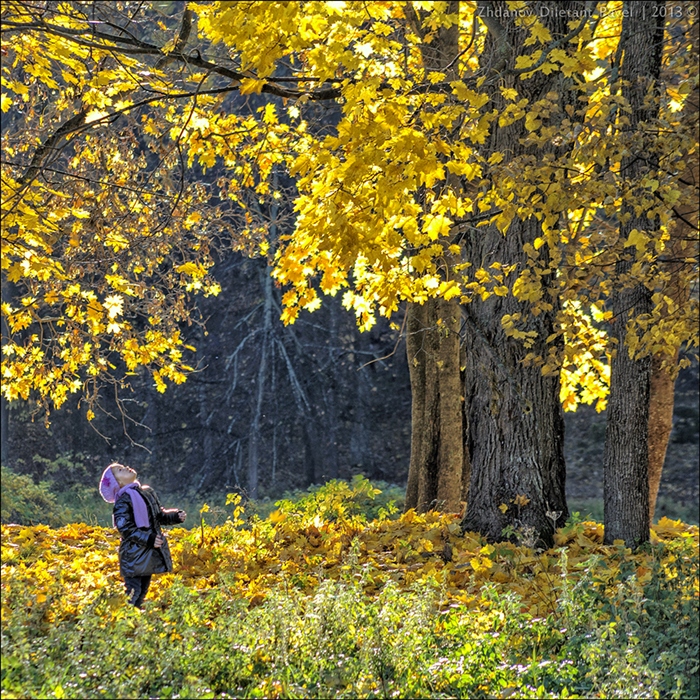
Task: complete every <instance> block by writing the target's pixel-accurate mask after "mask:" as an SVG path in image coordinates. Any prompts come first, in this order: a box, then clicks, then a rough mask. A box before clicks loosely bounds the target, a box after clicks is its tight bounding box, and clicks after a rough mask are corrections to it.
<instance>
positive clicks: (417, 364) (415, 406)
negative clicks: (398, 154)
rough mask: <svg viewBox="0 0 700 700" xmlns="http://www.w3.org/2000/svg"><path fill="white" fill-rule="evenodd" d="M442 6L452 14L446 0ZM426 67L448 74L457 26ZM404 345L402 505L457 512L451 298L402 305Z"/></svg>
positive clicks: (454, 6) (458, 425)
mask: <svg viewBox="0 0 700 700" xmlns="http://www.w3.org/2000/svg"><path fill="white" fill-rule="evenodd" d="M406 7H407V15H408V20H409V22H410V23H411V25H412V27H413V29H414V31H416V32H417V33H418V34H419V35H422V33H423V29H422V28H421V26H420V18H419V17H418V15H416V13H415V10H414V9H413V7H412V5H410V3H407V4H406ZM447 12H448V13H450V14H457V13H458V12H459V2H456V1H455V0H451V1H450V2H449V3H448V8H447ZM421 50H422V54H423V62H424V64H425V66H426V68H427V69H429V70H446V71H447V74H448V75H450V76H452V77H456V75H455V74H454V71H455V63H456V60H455V59H456V57H457V55H458V53H459V30H458V26H457V25H456V24H455V25H452V26H451V27H449V28H445V27H441V28H439V29H438V32H437V36H436V37H435V38H434V39H433V40H432V41H431V42H430V43H426V44H424V45H423V46H422V47H421ZM406 315H407V318H406V329H407V339H406V351H407V356H408V366H409V374H410V379H411V401H412V404H411V406H412V408H411V461H410V465H409V472H408V486H407V489H406V509H407V510H408V509H410V508H415V509H416V510H417V511H419V512H423V511H426V510H430V509H436V510H444V511H447V512H454V513H457V512H459V511H460V510H461V508H462V498H463V493H462V491H463V481H464V480H463V472H464V465H465V463H467V464H468V457H466V455H465V451H464V450H465V440H464V425H463V409H462V401H463V400H462V381H461V370H460V364H461V363H460V361H461V356H460V337H459V329H460V308H459V304H458V303H457V301H456V300H454V299H452V300H449V301H445V300H444V299H428V300H427V301H426V302H425V303H423V304H416V303H413V304H409V305H408V308H407V311H406Z"/></svg>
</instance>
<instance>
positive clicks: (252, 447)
mask: <svg viewBox="0 0 700 700" xmlns="http://www.w3.org/2000/svg"><path fill="white" fill-rule="evenodd" d="M260 274H261V276H262V277H263V279H262V287H263V290H264V295H265V299H264V302H263V303H264V307H263V330H262V341H261V343H260V359H259V361H258V362H259V364H258V376H257V382H256V388H255V403H254V407H253V419H252V421H251V423H250V435H249V438H248V495H249V497H250V498H257V497H258V479H259V474H260V469H259V465H258V462H259V459H260V457H259V443H260V424H261V420H262V407H263V398H264V396H265V381H266V379H267V354H268V352H269V351H270V346H271V333H272V277H271V276H270V270H269V269H268V268H267V267H265V269H264V270H262V271H261V273H260Z"/></svg>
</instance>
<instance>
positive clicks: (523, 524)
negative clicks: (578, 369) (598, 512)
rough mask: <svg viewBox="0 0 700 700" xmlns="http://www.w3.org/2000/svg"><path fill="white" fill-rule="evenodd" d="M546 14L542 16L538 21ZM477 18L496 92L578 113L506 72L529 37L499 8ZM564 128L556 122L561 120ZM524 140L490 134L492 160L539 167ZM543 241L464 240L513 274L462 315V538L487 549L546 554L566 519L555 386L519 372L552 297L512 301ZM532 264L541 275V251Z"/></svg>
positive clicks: (548, 317)
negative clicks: (524, 544) (512, 546)
mask: <svg viewBox="0 0 700 700" xmlns="http://www.w3.org/2000/svg"><path fill="white" fill-rule="evenodd" d="M537 5H538V7H539V6H541V7H539V9H538V11H537V16H538V19H540V21H541V22H542V23H543V24H544V25H545V26H546V27H547V28H548V29H549V31H550V33H551V35H552V36H553V37H557V36H559V37H561V36H564V35H565V34H566V33H567V32H568V31H569V28H568V25H567V20H566V14H567V12H566V11H567V10H573V9H575V7H576V6H577V4H576V3H567V2H559V3H537ZM545 9H546V10H547V11H545ZM479 17H480V18H482V21H483V22H484V23H485V24H486V26H487V29H488V38H487V43H486V46H485V49H484V54H483V66H484V68H485V69H486V70H488V69H492V70H498V71H503V72H502V78H501V79H500V81H499V82H498V85H499V87H505V88H511V87H513V88H515V89H517V90H518V93H519V94H520V96H521V97H526V98H527V99H528V100H529V102H530V103H533V102H537V101H538V100H540V99H542V98H543V97H544V96H545V95H547V94H548V93H551V92H556V93H557V94H558V96H559V102H560V108H561V114H562V115H565V114H566V112H565V111H564V107H565V106H567V105H572V104H575V103H576V94H575V92H574V85H573V84H572V82H571V81H567V80H565V79H563V78H562V76H561V75H560V74H557V73H551V74H550V75H544V74H543V73H536V74H535V75H534V76H532V77H530V78H528V79H526V80H519V79H518V78H516V77H515V76H513V75H512V74H511V73H509V71H507V70H504V69H506V68H509V67H511V68H512V64H513V63H514V61H515V57H517V56H518V55H519V54H521V53H522V52H523V51H524V50H525V48H526V47H525V43H524V42H525V40H526V38H527V32H526V31H525V30H524V29H523V27H521V26H518V25H517V24H516V23H515V21H514V19H513V18H512V16H511V15H510V14H509V11H508V5H507V3H505V2H480V3H479ZM492 104H493V106H494V108H495V109H497V110H502V109H504V108H505V102H504V101H503V99H502V97H501V95H500V92H499V91H498V90H497V89H494V91H493V93H492ZM562 118H563V117H562ZM525 136H527V131H526V129H525V126H524V124H523V122H522V121H518V122H515V123H514V124H512V125H509V126H503V127H499V126H497V125H495V124H494V126H493V128H492V132H491V134H490V139H489V141H488V142H487V147H488V150H489V152H492V153H495V152H499V153H501V154H503V156H504V157H505V161H506V162H508V161H509V160H512V159H513V158H515V157H518V156H521V155H525V154H531V155H534V156H535V157H537V158H541V157H543V156H544V154H545V153H547V152H550V151H551V152H552V153H554V152H555V151H556V147H555V146H554V145H552V144H546V145H545V146H544V147H543V148H542V149H540V150H538V151H534V150H533V149H532V148H531V147H530V148H528V147H527V146H525V145H523V143H522V140H523V138H524V137H525ZM541 236H542V228H541V224H540V222H539V221H537V220H536V219H535V218H530V219H528V220H526V221H521V220H519V219H517V218H516V219H514V220H513V221H512V223H511V225H510V227H509V229H508V230H507V232H506V233H505V235H504V234H502V233H501V232H500V231H499V230H497V228H496V227H495V226H493V225H492V226H490V227H488V228H484V229H480V230H479V232H478V234H476V233H474V234H469V235H468V237H467V239H466V241H465V255H466V259H467V260H468V261H469V262H470V263H471V264H472V268H473V269H478V268H480V267H482V266H483V267H485V268H488V267H489V265H490V264H491V263H492V262H500V263H501V264H502V265H504V266H505V265H515V266H516V273H515V274H513V275H512V276H511V277H509V278H508V279H509V280H511V281H510V285H509V290H510V292H511V294H509V295H508V296H507V297H497V296H492V297H490V298H489V299H487V300H486V301H482V300H481V299H479V298H475V299H474V300H473V301H472V302H471V303H470V304H468V305H467V306H466V307H465V310H464V313H465V318H466V321H467V323H466V337H467V341H466V373H465V374H466V376H465V392H464V396H465V403H466V411H467V413H468V417H467V423H468V428H469V443H468V452H469V455H470V458H471V480H470V487H469V498H468V499H467V512H466V514H465V516H464V518H463V520H462V528H463V529H464V530H474V531H477V532H480V533H481V534H483V535H486V536H487V537H488V538H489V539H491V540H498V539H502V538H503V537H504V536H505V535H504V532H503V531H504V529H506V528H512V529H513V530H514V531H517V536H519V537H521V538H524V540H525V541H530V542H532V544H537V545H546V546H548V545H550V544H551V543H552V542H553V533H554V529H555V528H556V526H557V525H562V524H563V522H564V521H565V520H566V518H567V516H568V510H567V505H566V496H565V478H566V472H565V463H564V451H563V444H564V421H563V415H562V409H561V404H560V401H559V377H558V375H557V374H551V375H549V376H543V375H542V372H541V370H540V368H539V367H537V366H535V365H532V364H529V365H528V364H526V363H525V362H524V358H525V355H526V354H527V353H528V352H532V353H534V354H535V355H540V356H542V357H546V356H547V354H548V349H549V347H548V345H547V342H546V339H547V338H548V337H549V336H550V335H552V334H553V333H554V331H555V330H556V326H555V316H556V312H557V298H556V294H555V293H554V292H553V293H552V294H548V290H547V288H546V284H547V281H548V280H549V279H550V277H548V276H542V277H541V278H540V282H541V284H542V285H543V287H544V288H543V299H544V301H545V302H547V303H548V304H549V305H548V306H545V307H543V308H542V309H540V310H538V312H537V313H536V314H533V313H532V306H531V303H530V302H520V301H518V300H517V299H515V298H514V297H513V296H512V286H513V282H514V280H515V279H516V278H517V277H518V275H520V274H522V273H523V272H524V271H525V270H527V269H528V266H529V262H528V257H527V255H526V254H525V253H524V251H523V246H524V245H525V244H527V243H529V244H530V245H532V244H533V243H534V241H535V239H536V238H538V237H541ZM539 254H540V258H539V263H540V264H541V266H542V269H543V270H544V269H545V268H546V267H547V266H548V260H547V255H548V253H547V247H546V246H544V247H542V248H541V250H540V251H539ZM505 314H511V315H512V314H520V320H519V324H520V325H519V328H521V329H522V330H527V331H534V338H533V341H534V344H533V345H532V347H530V348H527V349H526V348H525V347H524V346H523V343H522V341H520V340H516V339H514V338H510V337H507V336H506V334H505V331H504V329H503V327H502V325H501V319H502V318H503V316H504V315H505Z"/></svg>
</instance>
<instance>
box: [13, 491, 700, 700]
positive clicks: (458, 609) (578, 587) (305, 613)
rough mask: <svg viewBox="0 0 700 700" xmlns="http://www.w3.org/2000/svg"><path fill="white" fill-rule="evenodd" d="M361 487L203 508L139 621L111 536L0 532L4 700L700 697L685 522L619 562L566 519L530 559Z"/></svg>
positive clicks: (594, 527) (179, 535)
mask: <svg viewBox="0 0 700 700" xmlns="http://www.w3.org/2000/svg"><path fill="white" fill-rule="evenodd" d="M375 492H376V489H373V488H372V486H371V485H370V484H369V483H368V482H362V481H356V482H355V483H354V484H352V485H348V484H345V483H343V482H331V483H330V484H328V485H326V486H325V487H322V488H321V489H319V490H317V491H316V492H314V493H312V494H309V495H307V496H306V497H304V498H301V499H299V500H297V501H291V500H288V501H282V502H280V503H279V504H278V506H279V507H278V509H277V510H276V511H274V512H273V513H271V514H270V515H269V516H268V517H267V518H265V519H260V518H258V517H252V518H249V517H246V514H245V511H244V510H243V508H242V507H241V506H240V504H239V503H238V500H237V498H236V497H234V498H232V499H230V500H231V502H230V510H231V515H230V518H229V519H228V521H227V522H226V523H224V524H223V525H220V526H217V527H208V526H207V525H206V506H205V507H204V508H203V510H202V513H201V522H200V524H199V526H198V527H196V528H192V529H191V530H187V529H184V528H175V529H173V530H171V531H170V533H169V541H170V546H171V551H172V554H173V560H174V562H175V573H173V574H170V575H165V576H160V577H154V582H153V585H152V587H151V591H150V593H149V601H148V602H147V605H146V609H145V610H144V611H143V612H140V611H137V610H134V609H133V608H131V607H130V606H128V605H127V604H126V601H125V597H124V595H123V593H122V585H121V581H120V579H119V575H118V561H117V547H118V535H117V533H116V531H114V530H111V529H104V528H100V527H90V526H87V525H82V524H74V525H69V526H66V527H63V528H60V529H50V528H48V527H46V526H36V527H24V526H19V525H6V526H3V527H2V623H3V624H2V653H3V663H2V693H3V697H6V698H30V697H35V698H39V697H41V698H44V697H59V698H60V697H71V698H92V697H153V698H178V697H180V698H187V697H221V698H226V697H407V696H413V697H415V696H424V697H425V696H429V697H463V698H478V697H502V698H506V697H512V698H517V697H625V698H626V697H639V698H641V697H675V698H687V697H697V696H698V692H699V688H698V661H697V659H698V635H697V630H698V528H697V527H694V526H687V525H684V524H683V523H681V522H679V521H672V520H668V519H662V520H661V521H660V522H659V523H658V525H657V526H655V528H654V530H653V533H652V542H651V543H650V544H649V545H647V546H646V547H644V548H642V550H640V551H639V552H637V553H632V552H631V551H630V550H629V549H627V548H625V547H624V545H623V544H622V543H618V544H616V545H613V546H604V545H603V544H602V535H603V528H602V525H600V524H598V523H595V522H576V519H574V520H573V521H570V522H569V523H568V524H567V525H566V526H565V527H563V528H561V529H560V530H559V531H558V532H557V535H556V546H555V547H554V548H553V549H551V550H548V551H536V550H534V549H533V548H531V547H528V546H527V545H528V543H527V542H525V541H521V542H520V543H519V544H518V543H501V544H488V543H486V542H485V541H484V540H482V539H481V538H480V537H479V536H478V535H476V534H473V533H466V534H464V535H462V534H461V533H460V528H459V522H458V520H457V519H456V518H455V517H454V516H452V515H445V514H438V513H432V512H431V513H427V514H423V515H418V514H416V513H414V512H412V511H411V512H408V513H405V514H403V515H399V514H398V513H396V512H392V508H391V507H390V506H389V507H387V508H384V507H382V508H374V509H373V508H372V507H371V501H372V499H373V497H374V495H375ZM368 504H370V507H368ZM517 535H518V533H516V536H515V539H516V540H517Z"/></svg>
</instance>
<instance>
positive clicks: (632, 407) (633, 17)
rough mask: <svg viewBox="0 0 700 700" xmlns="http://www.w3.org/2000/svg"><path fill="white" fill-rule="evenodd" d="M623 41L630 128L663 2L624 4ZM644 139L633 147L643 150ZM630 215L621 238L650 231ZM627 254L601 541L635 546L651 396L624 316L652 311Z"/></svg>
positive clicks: (633, 165) (646, 366) (642, 532)
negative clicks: (632, 279)
mask: <svg viewBox="0 0 700 700" xmlns="http://www.w3.org/2000/svg"><path fill="white" fill-rule="evenodd" d="M624 7H625V9H626V10H627V12H626V13H625V15H624V18H623V25H622V35H621V37H620V42H621V55H622V66H621V70H620V78H621V80H622V81H623V82H622V94H623V96H624V97H625V98H626V99H627V100H628V101H629V104H630V107H631V113H630V115H629V121H630V128H632V129H635V128H637V127H638V126H639V124H640V123H642V122H645V121H648V120H650V119H653V118H654V117H655V116H656V115H657V114H658V105H654V104H653V103H650V102H646V103H645V98H646V97H647V96H648V92H649V84H650V82H656V81H657V80H658V78H659V73H660V70H661V49H662V44H663V31H664V20H663V18H662V16H661V15H662V12H661V10H662V9H663V7H664V3H663V2H643V3H642V2H635V3H625V5H624ZM643 148H644V139H643V138H641V137H640V138H639V140H638V149H637V150H639V151H643ZM647 167H648V166H647V163H646V161H645V160H643V159H640V158H639V156H638V154H635V155H634V156H630V157H628V158H626V159H623V161H622V164H621V172H623V173H626V174H627V176H628V177H630V178H631V179H632V180H634V179H636V178H638V177H640V176H641V174H642V169H643V168H647ZM625 214H629V218H628V219H627V220H626V221H625V220H624V218H622V220H623V221H624V223H621V224H620V237H621V239H622V240H625V239H627V237H628V236H629V234H630V232H631V231H632V230H634V229H638V230H645V229H648V228H649V225H650V223H651V222H650V220H649V219H647V217H646V215H644V214H643V215H642V216H636V215H635V213H634V208H633V204H632V203H631V202H630V203H629V204H627V205H626V206H624V207H623V212H622V215H623V217H624V215H625ZM632 264H633V260H632V259H622V260H620V261H619V262H618V263H617V264H616V269H615V273H616V278H617V282H618V284H620V285H621V288H619V289H618V290H616V291H615V292H614V293H613V295H612V311H613V322H612V324H611V329H612V333H611V335H612V337H613V338H615V339H616V340H617V351H616V353H615V355H614V357H613V358H612V362H611V367H610V400H609V403H608V420H607V430H606V435H605V451H604V458H603V461H604V470H605V478H604V485H603V490H604V519H605V536H604V542H605V543H606V544H612V543H613V542H614V541H615V540H624V541H625V543H626V544H627V545H628V546H630V547H636V546H638V545H639V544H641V543H642V542H646V541H648V539H649V473H648V470H649V444H648V425H649V396H650V374H651V357H650V356H649V355H647V356H645V357H630V352H629V349H628V346H627V344H626V335H627V321H628V318H629V317H630V316H634V317H637V316H639V315H642V314H647V313H650V312H651V309H652V303H651V291H650V290H649V289H647V287H645V286H644V285H643V284H636V285H634V286H631V287H630V286H628V287H627V288H625V286H624V282H625V278H626V277H627V276H628V273H629V271H630V270H631V268H632Z"/></svg>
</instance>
